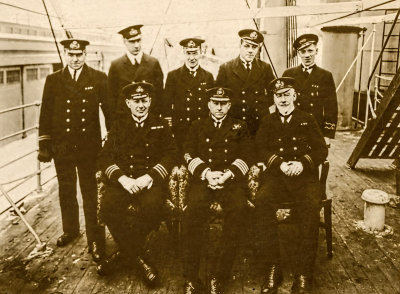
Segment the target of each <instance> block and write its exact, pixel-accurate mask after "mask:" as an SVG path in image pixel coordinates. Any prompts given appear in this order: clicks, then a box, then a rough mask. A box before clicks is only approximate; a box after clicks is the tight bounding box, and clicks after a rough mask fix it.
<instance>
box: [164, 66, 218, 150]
mask: <svg viewBox="0 0 400 294" xmlns="http://www.w3.org/2000/svg"><path fill="white" fill-rule="evenodd" d="M213 84H214V78H213V76H212V74H211V73H210V72H208V71H206V70H204V69H203V68H201V67H200V66H199V68H198V69H197V73H196V76H195V77H192V76H191V75H190V73H189V69H188V68H187V67H186V66H185V65H183V66H182V67H180V68H178V69H175V70H173V71H171V72H169V73H168V76H167V81H166V83H165V90H164V96H163V99H164V101H165V107H164V110H163V113H164V116H165V117H172V129H173V131H174V135H175V139H176V142H177V144H178V146H179V147H181V146H182V145H183V143H184V142H183V141H184V140H185V137H186V132H187V131H188V129H189V125H190V123H191V122H192V121H195V120H199V119H202V118H204V117H207V116H208V112H209V111H208V106H207V101H208V99H207V97H206V90H207V89H209V88H212V87H213Z"/></svg>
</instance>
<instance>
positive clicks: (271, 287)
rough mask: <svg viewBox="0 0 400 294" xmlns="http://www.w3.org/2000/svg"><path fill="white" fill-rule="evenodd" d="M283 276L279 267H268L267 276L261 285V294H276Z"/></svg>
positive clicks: (276, 265) (274, 265) (275, 265)
mask: <svg viewBox="0 0 400 294" xmlns="http://www.w3.org/2000/svg"><path fill="white" fill-rule="evenodd" d="M282 281H283V275H282V270H281V267H280V265H278V264H273V265H271V266H269V268H268V272H267V276H266V277H265V279H264V282H263V284H262V285H261V294H276V293H278V288H279V286H280V285H281V284H282Z"/></svg>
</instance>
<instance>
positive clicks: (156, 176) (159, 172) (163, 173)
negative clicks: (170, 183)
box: [149, 163, 168, 181]
mask: <svg viewBox="0 0 400 294" xmlns="http://www.w3.org/2000/svg"><path fill="white" fill-rule="evenodd" d="M149 175H150V177H151V178H152V179H153V180H160V181H164V180H165V179H167V178H168V172H167V170H166V169H165V167H164V166H163V165H162V164H160V163H158V164H156V165H155V166H153V168H152V169H151V171H150V172H149Z"/></svg>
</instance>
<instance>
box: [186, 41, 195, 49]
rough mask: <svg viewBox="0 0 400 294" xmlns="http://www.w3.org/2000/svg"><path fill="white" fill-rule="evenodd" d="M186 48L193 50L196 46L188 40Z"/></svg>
mask: <svg viewBox="0 0 400 294" xmlns="http://www.w3.org/2000/svg"><path fill="white" fill-rule="evenodd" d="M187 46H188V47H189V48H194V47H196V44H195V43H194V41H193V40H190V41H189V42H188V44H187Z"/></svg>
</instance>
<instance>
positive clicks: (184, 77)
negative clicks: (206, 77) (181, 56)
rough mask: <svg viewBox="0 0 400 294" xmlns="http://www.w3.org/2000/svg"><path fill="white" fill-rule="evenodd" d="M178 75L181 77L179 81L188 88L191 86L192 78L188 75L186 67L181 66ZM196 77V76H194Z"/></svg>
mask: <svg viewBox="0 0 400 294" xmlns="http://www.w3.org/2000/svg"><path fill="white" fill-rule="evenodd" d="M179 74H180V76H181V80H182V82H183V83H184V84H185V85H188V86H189V87H190V86H191V85H192V83H193V80H194V79H193V78H192V76H191V75H190V73H189V70H188V69H187V67H186V65H183V66H182V67H181V68H180V70H179ZM196 76H197V75H196Z"/></svg>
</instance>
